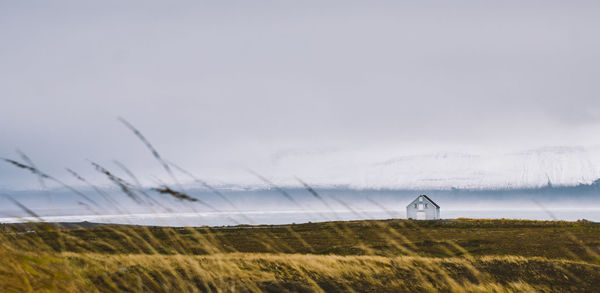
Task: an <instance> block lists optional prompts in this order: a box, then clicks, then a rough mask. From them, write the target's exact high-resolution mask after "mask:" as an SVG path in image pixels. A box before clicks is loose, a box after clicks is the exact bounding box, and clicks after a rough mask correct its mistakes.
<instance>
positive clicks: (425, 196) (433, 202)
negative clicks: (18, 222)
mask: <svg viewBox="0 0 600 293" xmlns="http://www.w3.org/2000/svg"><path fill="white" fill-rule="evenodd" d="M419 196H422V197H424V198H426V199H427V200H428V201H429V202H431V203H432V204H433V205H434V206H435V207H436V208H440V206H439V205H438V204H437V203H435V201H433V200H431V198H429V196H427V195H425V194H421V195H419ZM417 198H418V197H417Z"/></svg>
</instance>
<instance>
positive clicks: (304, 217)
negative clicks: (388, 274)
mask: <svg viewBox="0 0 600 293" xmlns="http://www.w3.org/2000/svg"><path fill="white" fill-rule="evenodd" d="M441 216H442V218H444V219H456V218H475V219H502V218H504V219H529V220H555V219H558V220H566V221H576V220H580V219H587V220H590V221H595V222H600V208H584V209H573V208H569V209H560V208H556V209H549V210H542V209H488V210H482V209H478V210H461V209H447V210H442V211H441ZM391 218H397V219H404V218H406V212H405V211H381V210H360V211H358V210H355V211H347V210H337V211H324V210H319V211H304V210H288V211H243V212H197V213H195V212H190V213H136V214H106V215H68V216H46V217H42V219H43V220H44V221H47V222H83V221H88V222H95V223H113V224H133V225H152V226H227V225H239V224H252V225H259V224H265V225H279V224H291V223H307V222H323V221H348V220H369V219H391ZM36 220H37V219H36V218H33V217H4V218H0V222H3V223H15V222H26V221H36Z"/></svg>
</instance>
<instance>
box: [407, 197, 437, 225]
mask: <svg viewBox="0 0 600 293" xmlns="http://www.w3.org/2000/svg"><path fill="white" fill-rule="evenodd" d="M406 217H407V218H409V219H414V220H437V219H439V218H440V206H439V205H437V204H436V203H435V202H433V200H431V198H429V197H428V196H427V195H425V194H421V195H419V196H418V197H417V198H415V199H414V200H413V201H412V202H411V203H410V204H409V205H407V206H406Z"/></svg>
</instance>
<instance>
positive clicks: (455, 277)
mask: <svg viewBox="0 0 600 293" xmlns="http://www.w3.org/2000/svg"><path fill="white" fill-rule="evenodd" d="M1 231H2V233H1V236H0V237H1V238H0V291H3V292H22V291H30V292H44V291H48V292H68V291H74V292H114V291H129V292H148V291H157V292H188V291H189V292H194V291H209V292H232V291H235V292H252V291H270V292H282V291H293V292H323V291H325V292H331V291H348V292H352V291H354V292H367V291H371V292H403V291H404V292H436V291H443V292H490V291H492V292H493V291H495V292H533V291H536V292H539V291H544V292H593V291H596V290H598V284H600V224H596V223H591V222H586V221H579V222H561V221H545V222H544V221H517V220H470V219H458V220H441V221H410V220H381V221H351V222H326V223H307V224H297V225H281V226H235V227H213V228H210V227H198V228H192V227H183V228H169V227H143V226H125V225H97V224H91V223H80V224H48V223H44V224H39V223H38V224H35V223H28V224H10V225H9V224H7V225H2V229H1Z"/></svg>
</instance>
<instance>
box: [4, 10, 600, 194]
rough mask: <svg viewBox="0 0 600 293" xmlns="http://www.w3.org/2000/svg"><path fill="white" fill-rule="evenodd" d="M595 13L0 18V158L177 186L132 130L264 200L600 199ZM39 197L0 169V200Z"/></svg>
mask: <svg viewBox="0 0 600 293" xmlns="http://www.w3.org/2000/svg"><path fill="white" fill-rule="evenodd" d="M598 12H600V2H598V1H530V0H525V1H262V0H259V1H176V2H173V1H170V2H168V3H167V2H165V1H107V0H106V1H0V157H5V158H11V159H20V157H19V155H18V154H17V152H16V150H20V151H22V152H23V153H25V154H27V155H28V156H29V157H30V158H31V159H32V160H33V161H34V163H35V164H36V166H37V167H38V168H40V169H42V170H44V171H46V172H48V173H50V174H52V175H53V176H55V177H57V178H60V179H61V180H64V181H65V182H68V183H71V182H73V183H75V182H77V181H76V180H75V179H73V178H70V177H69V174H68V173H67V172H66V171H65V168H66V167H68V168H71V169H73V170H76V171H77V172H79V173H81V174H82V175H84V176H86V178H90V180H93V181H94V182H98V184H108V183H107V182H105V181H102V177H101V176H100V175H99V174H97V172H95V171H94V169H93V168H92V167H91V165H90V161H93V162H97V163H99V164H102V165H103V166H106V167H107V168H108V169H111V170H115V172H117V173H119V172H121V171H120V170H119V168H118V166H117V165H116V164H115V162H114V161H118V162H121V163H122V164H124V165H126V166H127V167H128V168H129V169H131V170H132V171H133V172H134V173H136V174H138V175H139V177H140V178H141V179H140V180H142V181H143V183H144V184H157V183H159V182H161V181H168V180H170V179H169V177H167V176H166V174H165V172H164V170H162V169H161V166H160V164H158V163H157V162H156V161H155V160H154V159H153V157H152V156H151V154H150V152H148V151H147V149H146V148H145V147H144V145H143V144H142V143H141V142H140V141H139V140H137V138H136V137H135V136H134V135H132V133H131V132H130V131H129V130H128V129H127V128H126V127H124V126H123V125H122V124H121V123H119V122H118V120H117V118H118V117H123V118H125V119H127V120H128V121H129V122H130V123H132V124H133V125H135V126H136V127H137V128H138V129H139V130H140V131H142V132H143V133H144V135H145V136H146V137H147V138H148V139H149V140H150V141H151V142H152V143H153V145H154V146H155V147H156V149H157V150H158V151H159V152H160V154H161V155H162V156H163V157H165V158H167V159H168V160H170V161H173V162H176V163H177V164H178V165H180V166H181V167H183V168H185V169H187V170H189V171H191V172H193V173H194V174H196V175H197V176H198V177H201V178H203V179H206V180H208V181H209V182H211V183H214V184H239V185H253V184H256V185H260V184H262V182H261V181H260V180H257V178H256V177H255V176H253V175H252V174H249V172H248V171H247V169H252V170H254V171H256V172H259V173H261V174H263V175H265V176H266V177H269V178H272V179H273V180H274V181H275V182H280V183H281V184H288V183H289V184H292V183H291V182H294V180H293V178H294V176H300V177H302V178H308V179H309V180H310V181H311V182H315V183H318V184H322V185H328V184H330V185H335V184H339V185H350V186H355V187H373V186H375V187H393V188H396V187H397V188H401V187H407V186H409V187H440V188H448V187H451V186H457V185H458V186H470V187H473V186H475V187H477V186H479V187H486V186H529V185H540V184H545V183H546V181H548V180H552V181H553V182H559V183H561V184H578V183H590V182H592V181H593V180H594V179H597V178H599V177H600V152H599V151H598V146H599V145H600V136H598V135H597V134H598V133H599V131H600V97H599V94H600V83H599V82H598V80H599V78H600V58H599V53H598V52H600V38H598V37H597V36H598V34H599V32H598V30H599V28H600V18H599V17H598ZM407 158H408V159H407ZM445 158H451V159H450V161H447V160H445ZM473 158H476V159H473ZM405 161H409V162H410V163H409V164H404V163H402V162H405ZM390 162H391V163H390ZM540 162H541V163H540ZM378 166H385V167H381V168H380V167H378ZM415 174H417V175H415ZM177 176H181V178H182V179H181V180H185V179H184V178H185V176H183V175H181V174H178V175H177ZM532 178H533V179H532ZM39 187H40V186H39V183H38V181H37V180H36V178H35V177H33V176H31V174H28V173H27V172H25V171H24V170H19V169H16V168H14V167H13V166H10V165H8V164H1V165H0V189H9V190H10V189H27V188H39Z"/></svg>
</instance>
